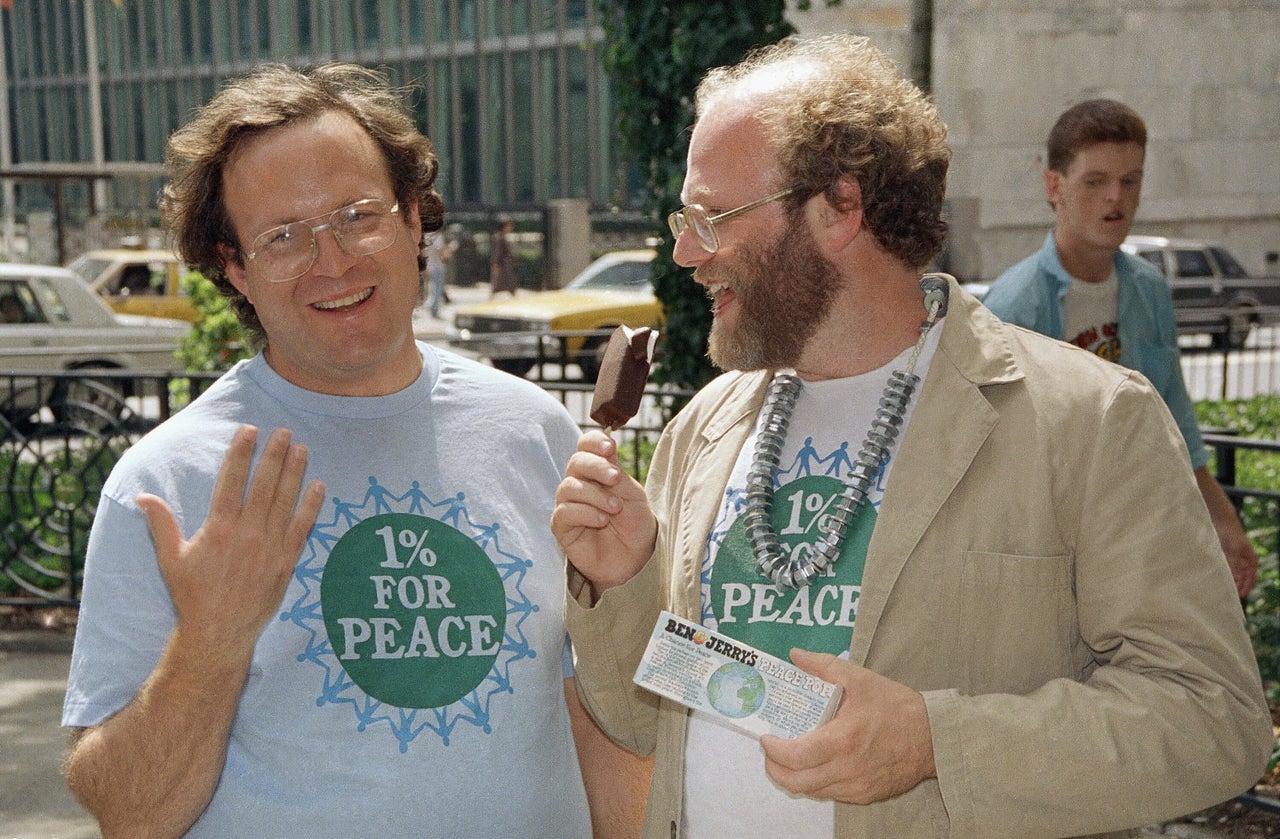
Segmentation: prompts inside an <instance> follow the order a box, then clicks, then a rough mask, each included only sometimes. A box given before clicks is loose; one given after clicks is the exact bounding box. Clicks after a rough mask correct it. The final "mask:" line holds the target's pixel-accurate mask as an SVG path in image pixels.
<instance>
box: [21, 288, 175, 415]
mask: <svg viewBox="0 0 1280 839" xmlns="http://www.w3.org/2000/svg"><path fill="white" fill-rule="evenodd" d="M190 329H191V324H190V323H187V322H185V321H178V320H170V319H164V318H152V317H143V316H139V315H121V314H117V313H116V312H113V311H112V310H111V309H110V308H109V307H108V306H107V304H106V302H105V301H104V300H103V299H102V298H101V297H100V296H99V295H98V294H97V293H96V292H94V290H93V289H92V288H90V287H89V286H88V284H86V283H85V282H84V281H83V280H82V279H80V277H79V276H77V275H76V274H75V273H73V272H72V271H70V270H68V269H65V268H52V267H48V266H43V265H20V264H13V263H0V412H2V413H3V414H4V415H5V416H6V417H7V418H8V419H9V420H10V421H24V420H26V419H27V418H29V417H30V416H31V415H32V414H34V413H36V412H37V411H39V410H40V409H41V408H42V407H44V406H46V405H47V406H49V407H50V408H51V409H52V410H53V412H54V414H55V416H58V415H59V414H65V413H66V410H65V409H66V406H67V405H69V404H77V405H83V406H90V413H93V412H97V413H99V414H101V415H102V416H103V418H104V419H107V418H109V416H110V414H111V413H112V412H117V413H118V411H119V410H120V409H122V407H123V397H125V396H128V395H132V394H131V392H130V388H129V387H128V386H127V385H123V384H119V383H117V382H114V381H106V380H103V381H98V382H81V381H79V380H75V379H56V378H35V377H30V376H14V375H4V374H12V373H53V372H58V371H67V370H104V369H106V370H110V369H117V370H137V371H169V370H176V369H178V362H177V359H176V358H175V356H174V352H175V350H176V349H177V347H178V345H179V343H180V342H181V341H182V339H183V337H184V336H186V334H187V333H188V332H189V331H190ZM77 389H78V390H79V392H78V393H76V392H73V391H75V390H77ZM94 405H96V406H98V407H97V408H96V409H95V408H92V406H94ZM59 418H63V417H59Z"/></svg>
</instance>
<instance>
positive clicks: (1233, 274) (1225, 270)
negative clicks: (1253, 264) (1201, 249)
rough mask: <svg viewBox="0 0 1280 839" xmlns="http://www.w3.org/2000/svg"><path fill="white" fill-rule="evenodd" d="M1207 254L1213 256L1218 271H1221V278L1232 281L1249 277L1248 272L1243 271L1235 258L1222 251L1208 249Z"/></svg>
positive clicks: (1219, 249) (1220, 249)
mask: <svg viewBox="0 0 1280 839" xmlns="http://www.w3.org/2000/svg"><path fill="white" fill-rule="evenodd" d="M1209 253H1211V254H1213V258H1214V260H1215V261H1216V262H1217V263H1218V269H1219V270H1221V271H1222V276H1224V277H1226V278H1228V279H1232V280H1239V279H1243V278H1244V277H1247V276H1249V272H1247V271H1245V270H1244V267H1243V266H1242V265H1241V264H1240V263H1239V262H1236V258H1235V257H1234V256H1232V255H1231V254H1229V253H1227V251H1225V250H1224V249H1222V248H1209Z"/></svg>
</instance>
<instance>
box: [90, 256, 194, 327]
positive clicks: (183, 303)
mask: <svg viewBox="0 0 1280 839" xmlns="http://www.w3.org/2000/svg"><path fill="white" fill-rule="evenodd" d="M67 267H68V268H70V269H71V270H72V271H75V272H76V273H77V274H79V275H80V277H81V279H83V280H84V281H85V282H86V283H88V284H89V285H90V287H92V288H93V289H94V290H95V291H97V292H98V294H101V295H102V296H103V298H105V299H106V301H107V303H108V304H109V305H110V306H111V308H112V309H114V310H116V311H117V312H120V313H122V314H129V315H148V316H151V317H160V318H175V319H177V320H186V321H191V322H193V323H194V322H195V321H198V320H199V319H200V312H199V311H198V310H197V309H196V307H195V304H194V303H192V302H191V298H190V297H188V296H187V293H186V291H184V290H183V288H182V276H183V274H185V273H186V272H187V268H186V266H185V265H183V264H182V263H181V262H179V261H178V257H177V255H176V254H175V253H174V252H173V251H168V250H159V249H151V250H140V249H135V248H115V249H111V250H94V251H89V252H87V253H84V254H81V255H80V256H78V257H76V258H75V259H74V260H72V261H71V262H70V263H69V264H68V265H67Z"/></svg>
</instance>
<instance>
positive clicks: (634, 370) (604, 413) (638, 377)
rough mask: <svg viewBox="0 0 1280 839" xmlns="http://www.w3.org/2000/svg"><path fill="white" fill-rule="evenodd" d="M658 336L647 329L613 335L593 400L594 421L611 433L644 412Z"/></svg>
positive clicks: (621, 329)
mask: <svg viewBox="0 0 1280 839" xmlns="http://www.w3.org/2000/svg"><path fill="white" fill-rule="evenodd" d="M657 344H658V333H657V332H655V331H653V330H652V329H650V328H649V327H647V326H641V327H639V328H637V329H632V328H631V327H629V326H625V325H624V326H619V327H618V328H617V329H615V330H614V331H613V335H611V336H609V345H608V346H607V347H606V348H605V351H604V358H602V359H601V360H600V375H599V377H598V378H597V379H596V390H595V393H594V394H593V395H592V397H591V419H593V420H594V421H596V422H598V423H600V424H601V425H603V426H604V427H605V428H606V429H608V430H609V431H613V430H614V429H615V428H621V427H622V426H623V425H625V424H626V422H627V420H629V419H631V418H632V417H634V416H635V415H636V411H638V410H640V399H641V398H642V397H643V396H644V386H645V382H646V381H647V380H648V378H649V365H650V364H651V363H652V362H653V351H654V348H655V347H656V346H657Z"/></svg>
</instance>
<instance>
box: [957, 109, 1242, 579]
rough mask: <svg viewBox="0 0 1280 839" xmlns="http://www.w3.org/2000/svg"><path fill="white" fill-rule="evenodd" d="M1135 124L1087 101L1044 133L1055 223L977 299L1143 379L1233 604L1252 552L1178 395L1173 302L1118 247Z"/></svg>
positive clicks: (1126, 215) (1132, 187)
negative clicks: (1164, 413) (1184, 467)
mask: <svg viewBox="0 0 1280 839" xmlns="http://www.w3.org/2000/svg"><path fill="white" fill-rule="evenodd" d="M1146 147H1147V128H1146V125H1145V123H1144V122H1143V121H1142V118H1141V117H1140V116H1138V114H1137V113H1135V112H1134V111H1133V109H1131V108H1129V107H1128V106H1126V105H1124V104H1122V103H1120V102H1116V101H1114V100H1111V99H1092V100H1089V101H1086V102H1081V103H1079V104H1078V105H1075V106H1073V107H1071V108H1069V109H1068V110H1066V111H1065V112H1064V113H1063V114H1062V115H1061V116H1060V117H1058V120H1057V122H1056V123H1055V124H1054V127H1053V129H1052V131H1051V132H1050V134H1049V141H1048V150H1047V152H1048V154H1047V160H1046V163H1047V166H1046V167H1045V170H1044V185H1045V193H1046V195H1047V196H1048V199H1049V205H1050V206H1051V207H1053V211H1054V214H1055V216H1056V218H1055V222H1054V229H1053V231H1052V232H1050V233H1049V235H1048V236H1047V237H1046V238H1045V242H1044V246H1043V247H1041V248H1040V250H1039V251H1037V252H1036V253H1034V254H1032V255H1031V256H1029V257H1027V258H1026V259H1024V260H1022V261H1021V262H1019V263H1018V264H1016V265H1014V266H1013V267H1011V268H1009V269H1008V270H1007V271H1005V272H1004V273H1003V274H1001V275H1000V276H999V277H997V278H996V281H995V283H994V284H993V285H992V286H991V290H990V291H989V292H988V293H987V296H986V297H985V298H984V299H983V301H982V302H983V303H985V304H986V306H987V308H989V309H990V310H991V311H992V312H994V313H995V314H996V315H997V316H999V317H1000V318H1001V319H1002V320H1005V321H1008V322H1010V323H1016V324H1018V325H1019V326H1025V327H1027V328H1028V329H1034V330H1035V331H1037V332H1041V333H1043V334H1045V335H1048V336H1049V337H1051V338H1059V339H1061V340H1064V341H1067V342H1068V343H1072V344H1075V345H1077V346H1079V347H1083V348H1084V349H1086V350H1089V351H1090V352H1093V353H1095V354H1097V355H1100V356H1102V357H1103V358H1106V359H1108V360H1111V361H1116V362H1119V363H1120V364H1122V365H1124V366H1125V367H1128V368H1130V369H1133V370H1137V371H1138V372H1139V373H1142V374H1143V375H1144V376H1146V377H1147V378H1148V379H1149V380H1150V381H1151V383H1152V384H1153V385H1155V387H1156V390H1158V391H1159V392H1160V396H1161V397H1162V398H1163V399H1164V402H1165V404H1166V405H1167V406H1168V407H1169V410H1170V412H1172V414H1173V418H1174V419H1175V420H1176V421H1177V423H1178V428H1179V429H1180V430H1181V431H1182V436H1183V439H1184V440H1185V441H1186V443H1187V450H1188V452H1189V453H1190V455H1191V465H1192V468H1193V469H1194V470H1195V477H1196V484H1197V485H1198V486H1199V488H1200V494H1201V496H1202V497H1203V498H1204V501H1205V505H1206V506H1207V507H1208V508H1209V514H1210V516H1211V517H1212V519H1213V525H1214V528H1215V529H1216V530H1217V533H1218V540H1219V541H1220V542H1221V544H1222V549H1223V552H1224V553H1225V554H1226V557H1227V563H1228V565H1230V566H1231V576H1232V578H1233V579H1234V580H1235V584H1236V590H1237V592H1238V593H1239V595H1240V596H1241V597H1244V596H1245V595H1247V594H1248V593H1249V590H1250V589H1251V588H1253V583H1254V580H1255V579H1256V577H1257V574H1258V555H1257V554H1256V553H1255V552H1254V550H1253V545H1252V544H1251V543H1250V542H1249V537H1248V536H1247V535H1245V532H1244V528H1243V527H1242V526H1241V524H1240V517H1239V516H1238V515H1237V514H1236V510H1235V507H1234V506H1232V504H1231V500H1230V499H1229V498H1227V495H1226V493H1225V492H1223V490H1222V487H1221V486H1220V485H1219V484H1218V481H1217V479H1216V478H1214V476H1213V473H1212V472H1210V471H1209V467H1208V465H1207V464H1208V462H1209V452H1208V450H1207V449H1206V448H1205V445H1204V441H1203V440H1201V438H1200V431H1199V428H1198V425H1197V421H1196V415H1195V411H1194V409H1193V408H1192V405H1191V399H1190V398H1189V397H1188V396H1187V388H1186V384H1185V383H1184V382H1183V379H1182V366H1181V362H1180V360H1179V352H1178V343H1177V331H1176V325H1175V322H1174V316H1173V300H1172V298H1171V296H1170V293H1169V286H1168V285H1167V284H1166V283H1165V281H1164V278H1163V277H1162V276H1160V273H1159V272H1158V271H1157V270H1156V269H1155V268H1153V267H1152V266H1151V265H1150V264H1148V263H1147V262H1146V261H1145V260H1143V259H1141V258H1139V257H1136V256H1132V255H1130V254H1127V253H1125V252H1123V251H1122V250H1120V245H1121V243H1122V242H1124V239H1125V237H1126V236H1127V235H1129V228H1130V227H1131V226H1132V225H1133V217H1134V213H1135V212H1136V211H1137V209H1138V198H1139V194H1140V193H1141V191H1142V174H1143V164H1144V161H1145V158H1146Z"/></svg>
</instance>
